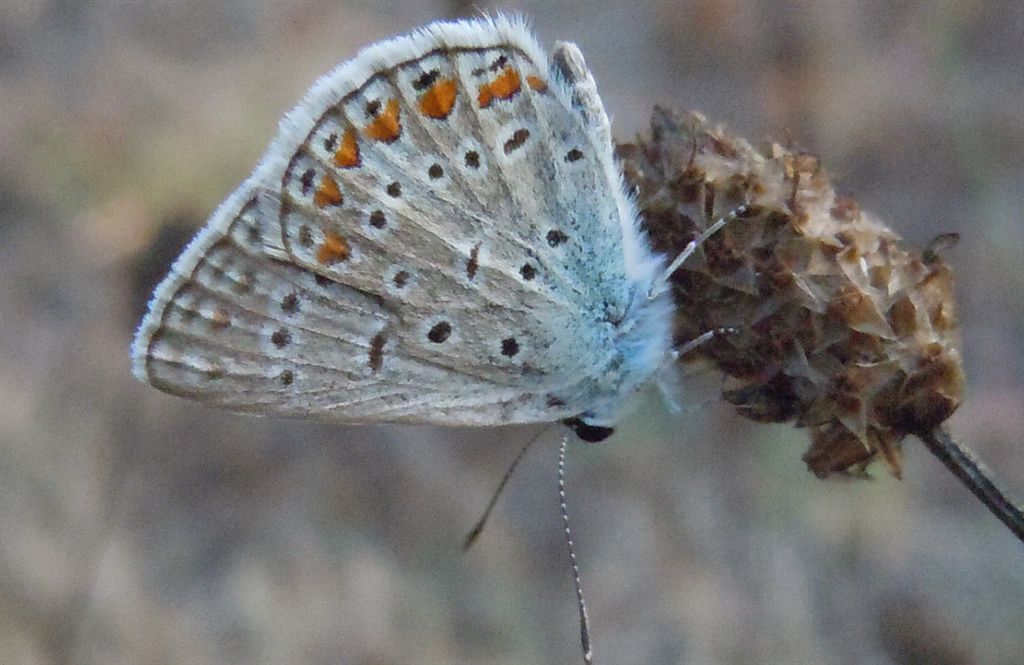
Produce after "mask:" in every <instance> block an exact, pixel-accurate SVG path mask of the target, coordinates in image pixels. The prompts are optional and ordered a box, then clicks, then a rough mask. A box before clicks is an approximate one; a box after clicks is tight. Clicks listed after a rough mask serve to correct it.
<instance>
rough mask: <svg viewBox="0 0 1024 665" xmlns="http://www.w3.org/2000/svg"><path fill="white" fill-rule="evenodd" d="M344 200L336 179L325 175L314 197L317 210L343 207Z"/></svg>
mask: <svg viewBox="0 0 1024 665" xmlns="http://www.w3.org/2000/svg"><path fill="white" fill-rule="evenodd" d="M344 200H345V199H344V197H342V195H341V190H340V189H338V183H336V182H334V178H332V177H331V176H329V175H325V176H324V177H323V179H322V180H321V181H320V186H319V187H317V188H316V194H314V195H313V203H314V205H316V207H317V208H323V207H325V206H336V205H341V202H342V201H344Z"/></svg>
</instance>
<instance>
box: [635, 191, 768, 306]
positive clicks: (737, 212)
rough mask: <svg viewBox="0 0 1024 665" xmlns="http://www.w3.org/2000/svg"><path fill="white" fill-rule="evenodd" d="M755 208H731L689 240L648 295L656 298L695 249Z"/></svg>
mask: <svg viewBox="0 0 1024 665" xmlns="http://www.w3.org/2000/svg"><path fill="white" fill-rule="evenodd" d="M753 210H754V208H753V206H749V205H747V204H745V203H744V204H743V205H741V206H737V207H736V208H733V209H732V210H730V211H729V213H728V214H727V215H725V216H724V217H721V218H719V219H718V221H717V222H715V223H714V224H712V225H711V226H709V227H708V228H706V229H704V231H703V233H701V234H700V235H699V236H697V237H696V238H694V239H693V240H691V241H690V242H688V243H687V244H686V247H684V248H683V251H681V252H679V254H678V255H677V256H676V258H674V259H673V260H672V263H670V264H669V265H668V268H666V269H665V272H664V273H663V274H662V276H661V279H659V280H658V281H657V282H656V283H655V286H654V288H652V289H651V291H650V293H648V294H647V297H648V298H652V299H653V298H656V297H657V296H658V295H660V294H661V293H663V292H664V291H665V289H667V288H668V284H669V279H671V278H672V275H674V274H675V272H676V271H677V270H679V267H680V266H682V265H683V264H684V263H685V262H686V260H687V259H688V258H690V257H691V256H692V255H693V253H694V252H695V251H697V248H698V247H700V246H701V245H703V244H704V243H705V241H707V239H708V238H710V237H711V236H713V235H714V234H716V233H718V231H719V230H720V229H721V228H722V227H723V226H725V225H726V224H728V223H729V222H731V221H733V220H736V219H740V218H743V217H747V216H749V215H750V213H751V212H752V211H753Z"/></svg>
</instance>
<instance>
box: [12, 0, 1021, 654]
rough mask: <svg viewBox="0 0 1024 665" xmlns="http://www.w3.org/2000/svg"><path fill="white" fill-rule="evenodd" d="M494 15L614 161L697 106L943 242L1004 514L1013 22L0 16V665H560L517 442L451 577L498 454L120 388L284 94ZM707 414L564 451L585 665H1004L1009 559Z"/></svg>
mask: <svg viewBox="0 0 1024 665" xmlns="http://www.w3.org/2000/svg"><path fill="white" fill-rule="evenodd" d="M498 7H500V8H504V9H515V10H519V11H521V12H523V13H525V14H526V15H527V16H529V17H530V19H531V20H532V23H533V25H534V26H535V28H536V29H537V32H538V33H539V35H540V37H541V39H542V41H543V42H544V43H545V45H546V46H548V47H550V46H551V45H552V44H553V42H554V40H556V39H569V40H573V41H576V42H577V43H579V45H580V47H581V48H582V50H583V52H584V54H585V55H586V56H587V58H588V62H589V64H590V65H591V67H592V69H593V71H594V73H595V75H596V78H597V80H598V83H599V87H600V90H601V93H602V96H603V98H604V100H605V103H606V105H607V106H608V108H609V111H610V113H611V114H612V116H613V122H614V129H615V132H616V134H617V135H618V136H620V137H629V136H631V135H632V134H633V133H634V132H636V131H638V130H639V129H641V128H643V127H645V125H646V122H647V118H648V117H649V113H650V109H651V107H652V105H653V104H655V103H664V104H669V105H672V106H676V107H680V108H693V109H699V110H702V111H704V112H705V113H706V114H707V115H708V116H710V117H711V118H713V119H717V120H720V121H722V122H726V123H728V124H729V126H730V127H731V128H732V129H733V130H735V131H737V132H738V133H740V134H743V135H745V136H747V137H749V138H752V139H759V138H762V137H771V138H781V137H785V136H787V135H788V136H791V137H792V138H793V139H794V140H795V141H797V142H799V143H800V144H802V145H804V146H805V147H807V148H808V149H811V150H813V151H815V152H817V153H819V154H820V155H821V157H822V159H823V162H824V164H825V165H826V166H827V167H828V168H829V169H831V171H832V172H833V173H835V174H836V175H837V180H838V182H839V183H840V186H841V187H842V188H844V189H845V190H846V191H847V192H849V193H852V194H853V195H854V196H856V197H858V199H859V200H860V202H861V203H862V205H863V206H864V207H865V208H867V209H869V210H872V211H874V212H875V213H877V214H879V215H880V216H881V217H882V218H883V219H885V220H887V221H888V222H889V224H890V225H891V226H892V227H893V228H894V229H896V230H897V231H899V232H901V233H902V234H904V236H905V237H907V238H908V239H909V240H910V241H911V242H913V243H914V244H917V245H918V246H920V245H923V244H924V243H926V242H927V241H928V240H929V239H931V238H932V237H933V236H935V235H937V234H939V233H944V232H958V233H960V234H961V237H962V242H961V243H960V245H959V246H958V247H957V248H956V249H955V250H954V251H953V252H952V254H951V255H950V262H951V263H952V264H953V265H954V266H956V267H957V269H958V276H959V279H958V290H959V296H960V305H961V308H962V314H963V337H964V357H965V364H966V368H967V372H968V376H969V387H968V392H967V400H966V403H965V404H964V405H963V407H961V409H960V411H959V413H957V414H956V416H955V417H954V418H953V420H952V421H951V423H950V425H951V427H952V428H953V430H954V431H956V432H957V433H958V434H959V435H960V437H961V438H962V439H963V440H964V441H965V442H967V443H969V444H970V445H971V446H973V447H974V448H975V450H976V451H977V452H978V453H979V454H980V455H981V456H982V457H983V458H984V459H985V460H986V461H987V462H988V463H989V464H990V466H992V467H993V468H995V469H997V470H998V471H999V472H1000V475H1001V477H1002V479H1003V480H1004V482H1005V483H1006V485H1007V486H1008V488H1009V489H1010V490H1011V491H1013V493H1014V494H1016V495H1017V496H1022V495H1024V446H1022V445H1021V442H1022V440H1024V409H1022V405H1024V344H1022V341H1021V340H1024V297H1022V295H1021V294H1022V293H1024V267H1022V266H1024V217H1022V210H1024V189H1022V186H1024V185H1022V183H1024V61H1022V58H1021V55H1020V48H1021V43H1022V42H1024V5H1022V4H1021V3H1017V2H1011V1H1009V0H1008V1H1006V2H997V1H993V2H981V1H971V0H964V1H960V2H954V1H952V0H949V1H938V0H936V1H934V2H932V1H928V0H924V1H921V2H900V3H890V2H887V1H883V0H877V1H875V0H872V1H866V2H843V1H839V0H829V1H825V2H813V3H812V2H807V3H795V4H794V3H782V2H773V1H771V0H757V1H750V2H741V1H739V0H735V1H731V2H697V1H691V2H680V3H676V2H673V3H669V2H664V3H662V2H651V3H639V4H638V3H613V2H591V3H585V4H584V3H571V4H570V3H530V2H522V3H517V4H515V5H504V4H503V3H502V4H494V3H490V2H484V1H480V2H476V3H469V2H466V3H443V2H428V1H419V2H401V3H399V2H394V3H361V2H352V3H326V2H324V3H320V2H278V3H272V2H265V3H259V2H252V3H246V2H228V3H219V4H214V3H209V4H208V3H205V2H200V1H198V0H196V1H194V2H193V1H180V2H155V3H142V2H139V3H133V2H101V1H94V2H73V1H45V0H34V1H33V0H28V1H19V0H3V2H2V3H0V151H2V159H0V326H2V332H0V340H2V343H0V391H2V393H0V502H2V503H0V662H3V663H4V664H5V665H6V664H7V663H11V664H12V665H13V664H25V665H30V664H35V663H108V664H109V663H169V664H170V663H182V664H185V663H187V664H190V665H192V664H200V663H353V664H359V665H369V664H370V663H417V664H432V663H439V664H440V663H445V664H448V663H553V662H576V661H577V660H578V658H579V654H578V651H577V649H578V646H577V634H576V628H575V620H576V619H575V607H574V604H573V600H572V589H571V584H570V579H569V575H568V569H567V564H566V557H565V553H564V544H563V543H562V541H561V532H560V523H559V518H558V513H557V500H556V492H555V485H554V479H555V465H554V449H553V447H552V446H551V445H546V446H545V447H544V448H542V449H539V450H536V451H535V452H534V453H533V454H532V455H531V456H530V457H529V458H527V460H526V461H525V463H524V464H523V467H522V468H521V470H520V472H519V473H518V475H517V476H516V478H514V480H513V482H512V484H511V486H510V489H509V492H508V494H507V496H505V497H504V498H503V499H502V501H501V503H500V504H499V506H498V509H497V511H496V513H495V517H494V520H493V522H492V524H491V526H490V528H489V529H488V531H486V532H485V534H484V536H483V537H482V539H481V541H480V543H479V544H478V546H477V547H476V548H475V549H474V550H473V551H471V552H470V553H469V554H468V555H465V556H464V555H462V554H460V552H459V544H460V540H461V537H462V535H463V533H464V531H465V530H466V529H467V528H468V527H469V526H470V525H471V524H472V522H473V520H474V519H475V517H476V515H477V513H478V511H479V510H480V509H482V508H483V506H484V504H485V502H486V500H487V498H488V495H489V492H490V491H491V489H492V487H493V485H494V483H495V482H496V481H497V480H498V478H499V477H500V475H501V473H502V471H503V470H504V467H505V465H506V464H507V463H508V461H509V460H510V459H511V457H512V456H513V454H514V452H515V448H516V446H518V445H519V444H520V442H522V441H523V440H524V439H525V438H526V437H527V436H529V435H530V434H531V433H532V431H533V430H532V429H529V428H517V429H512V430H490V431H467V430H461V431H460V430H441V429H431V428H426V427H418V428H417V427H404V428H395V427H361V428H356V427H340V426H328V425H320V424H315V423H306V422H285V421H273V420H260V419H253V418H246V417H239V416H234V415H231V414H227V413H222V412H216V411H212V410H210V409H207V408H204V407H202V406H200V405H196V404H190V403H186V402H184V401H181V400H178V399H175V398H172V397H168V396H165V395H162V394H160V393H158V392H157V391H155V390H153V389H151V388H148V387H145V386H143V385H142V384H139V383H138V382H136V381H135V380H134V379H133V378H132V377H131V374H130V370H129V363H128V345H129V342H130V338H131V334H132V330H133V328H134V326H135V325H136V323H137V320H138V318H139V316H140V314H141V311H142V308H143V307H144V304H145V299H146V297H147V296H148V292H149V289H150V288H151V287H152V285H153V283H154V282H155V281H156V280H157V279H158V278H159V277H160V275H161V274H162V273H163V272H164V270H165V269H166V267H167V265H168V264H169V262H170V260H171V259H172V258H173V256H174V255H175V254H176V252H177V251H178V248H179V247H180V246H181V244H183V243H184V242H185V241H186V240H187V239H188V237H189V236H190V235H191V233H192V232H193V231H194V229H195V228H196V227H197V226H198V225H199V224H201V223H202V221H203V220H204V219H205V217H206V215H207V214H209V212H210V211H212V210H213V208H214V207H215V205H216V204H217V203H218V202H219V201H220V200H221V199H222V198H224V197H225V196H226V195H227V194H228V193H229V192H230V191H231V190H232V189H233V188H234V186H235V185H236V184H237V183H238V182H240V181H241V180H242V179H243V178H244V177H245V176H246V175H247V174H248V170H249V169H250V168H252V167H253V166H254V165H255V163H256V161H257V159H258V158H259V156H260V154H261V153H262V151H263V150H264V148H265V146H266V144H267V143H268V142H269V140H270V138H271V137H272V135H273V134H274V131H275V123H276V120H277V118H278V116H279V115H280V114H281V113H283V112H284V111H285V110H286V109H287V108H289V107H290V106H291V105H292V104H293V103H295V101H296V100H298V99H299V97H300V96H301V94H302V92H303V91H304V90H305V89H306V87H307V86H308V85H309V84H310V83H311V82H312V81H313V80H314V79H315V78H316V77H317V76H318V75H320V74H322V73H324V72H326V71H327V70H329V69H330V68H331V67H332V66H333V65H334V64H336V63H337V62H338V61H340V60H342V59H345V58H348V57H350V56H352V55H354V54H355V52H356V51H357V50H358V48H360V47H361V46H364V45H366V44H368V43H370V42H371V41H374V40H376V39H379V38H384V37H388V36H391V35H393V34H396V33H399V32H402V31H405V30H408V29H410V28H412V27H415V26H417V25H420V24H423V23H425V22H428V21H429V20H431V19H435V18H443V17H451V16H456V15H465V14H467V13H471V12H473V11H474V9H476V8H478V9H483V10H492V9H495V8H498ZM1014 54H1016V55H1014ZM711 395H713V391H712V392H703V391H700V390H696V389H695V390H694V392H693V404H694V405H695V406H694V408H692V409H691V410H689V411H688V412H687V413H685V414H684V415H682V416H674V415H670V414H669V413H667V412H666V411H665V409H664V408H663V407H662V406H661V404H660V403H659V402H658V400H657V399H656V398H655V397H654V396H653V395H652V398H651V399H650V400H649V401H648V403H647V404H646V405H645V407H644V408H643V409H642V412H641V413H640V414H637V415H636V416H635V417H633V418H632V419H630V420H629V421H628V422H625V423H623V424H622V426H621V427H620V429H619V433H618V434H617V436H616V437H614V438H613V439H611V440H609V441H608V442H607V443H605V444H603V445H600V446H592V447H586V448H584V447H582V446H577V447H575V448H574V449H573V450H572V451H571V458H570V470H569V473H570V478H569V482H570V485H571V487H570V502H571V506H570V508H571V509H572V510H573V512H574V513H575V519H576V529H577V540H578V543H579V547H580V553H581V557H582V561H581V563H582V568H583V575H584V581H585V583H586V585H587V591H588V594H589V602H590V610H591V617H592V619H593V624H594V630H595V631H596V636H595V640H596V648H597V650H598V651H597V657H598V659H599V662H603V663H640V662H644V663H684V662H685V663H690V664H704V663H708V664H710V663H723V664H725V663H729V664H731V663H750V664H755V663H794V664H817V663H822V664H825V663H829V664H831V663H840V664H844V663H849V664H874V663H878V664H888V663H944V664H949V665H954V664H967V663H979V664H980V663H984V664H992V665H995V664H1007V665H1010V664H1011V663H1019V662H1020V655H1021V653H1024V632H1022V631H1021V630H1020V627H1021V626H1022V625H1024V551H1022V549H1021V546H1020V543H1018V542H1016V541H1015V540H1014V539H1013V538H1012V536H1011V535H1010V534H1009V533H1008V532H1007V531H1006V530H1005V529H1004V528H1003V527H1002V526H1001V525H1000V524H999V523H998V522H996V520H995V519H994V518H992V517H991V516H990V515H989V514H988V513H987V512H986V511H985V509H984V508H983V507H982V506H981V505H980V504H978V503H977V502H976V501H975V500H974V499H973V498H972V497H971V496H970V495H969V494H968V493H967V492H966V491H965V490H964V489H963V488H962V487H960V486H959V485H958V484H957V483H956V481H955V480H953V479H952V478H951V477H950V476H949V475H948V474H947V473H946V472H945V471H944V470H943V468H942V467H941V466H940V465H939V463H938V462H936V461H935V460H934V459H932V458H931V457H929V456H928V454H927V453H926V452H925V451H924V449H923V448H922V447H921V446H920V445H919V444H918V443H917V442H916V441H913V440H908V441H907V443H906V452H907V460H906V470H905V476H906V479H905V480H904V481H902V482H897V481H895V480H893V479H891V478H889V477H887V476H885V474H884V472H882V470H881V469H877V470H876V476H877V479H876V480H875V481H865V482H835V481H829V482H822V481H819V480H816V479H815V478H814V477H813V476H811V474H809V473H807V472H806V471H805V470H804V468H803V464H802V463H801V462H800V459H799V458H800V453H801V452H802V450H803V447H804V445H805V436H804V434H803V433H802V432H798V431H794V430H793V429H791V428H787V427H767V426H758V425H755V424H752V423H749V422H746V421H744V420H742V419H740V418H739V417H737V416H736V415H734V414H733V413H732V411H731V409H730V408H728V407H726V406H723V405H721V404H715V403H712V404H709V405H705V406H700V405H701V403H702V401H703V400H706V399H708V398H709V397H710V396H711ZM549 438H550V439H554V438H555V436H554V435H552V436H551V437H549Z"/></svg>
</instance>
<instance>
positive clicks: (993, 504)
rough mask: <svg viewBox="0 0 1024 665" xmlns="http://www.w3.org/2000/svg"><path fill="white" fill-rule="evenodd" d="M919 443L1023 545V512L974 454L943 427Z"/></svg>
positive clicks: (922, 436)
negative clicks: (922, 443)
mask: <svg viewBox="0 0 1024 665" xmlns="http://www.w3.org/2000/svg"><path fill="white" fill-rule="evenodd" d="M920 439H921V440H922V441H923V442H924V445H926V446H927V447H928V450H930V451H931V453H932V454H933V455H935V456H936V457H938V458H939V460H940V461H941V462H942V463H943V464H945V465H946V468H947V469H949V470H950V471H952V472H953V475H955V476H956V477H957V478H959V479H960V482H962V483H963V484H964V485H966V486H967V489H969V490H971V492H972V493H973V494H974V496H976V497H978V499H980V500H981V502H982V503H983V504H985V505H986V506H987V507H988V509H989V510H990V511H992V514H993V515H995V516H996V517H998V518H999V520H1000V521H1001V522H1002V523H1003V524H1005V525H1006V526H1007V528H1008V529H1010V531H1012V532H1013V535H1015V536H1017V539H1018V540H1020V541H1021V542H1024V511H1022V510H1021V507H1020V504H1018V503H1016V502H1015V501H1013V500H1012V499H1011V498H1010V497H1008V496H1007V495H1006V493H1005V492H1004V491H1003V490H1002V488H1000V487H999V485H997V484H996V481H995V479H994V478H993V477H992V472H991V471H989V470H988V469H987V468H985V465H984V464H982V463H981V461H980V460H978V458H977V457H975V456H974V453H972V452H971V451H970V450H968V449H967V448H965V447H963V446H961V445H960V444H959V443H957V442H956V441H955V440H954V439H953V437H952V435H951V434H950V433H949V432H948V431H946V429H945V428H943V427H937V428H936V429H934V430H932V431H931V432H928V433H926V434H923V435H920Z"/></svg>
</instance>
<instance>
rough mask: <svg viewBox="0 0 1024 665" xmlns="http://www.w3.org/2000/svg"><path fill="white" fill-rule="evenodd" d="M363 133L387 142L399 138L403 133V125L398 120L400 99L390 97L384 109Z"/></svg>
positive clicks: (376, 139)
mask: <svg viewBox="0 0 1024 665" xmlns="http://www.w3.org/2000/svg"><path fill="white" fill-rule="evenodd" d="M363 133H364V134H366V136H367V137H368V138H371V139H373V140H375V141H384V142H385V143H391V142H392V141H394V140H395V139H397V138H398V137H399V136H400V135H401V133H402V125H401V123H400V122H399V120H398V100H397V99H389V100H388V103H387V106H386V107H385V108H384V110H383V111H382V112H381V113H380V114H379V115H378V116H377V117H376V118H374V119H373V122H371V123H370V124H369V125H367V126H366V129H364V130H363Z"/></svg>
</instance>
